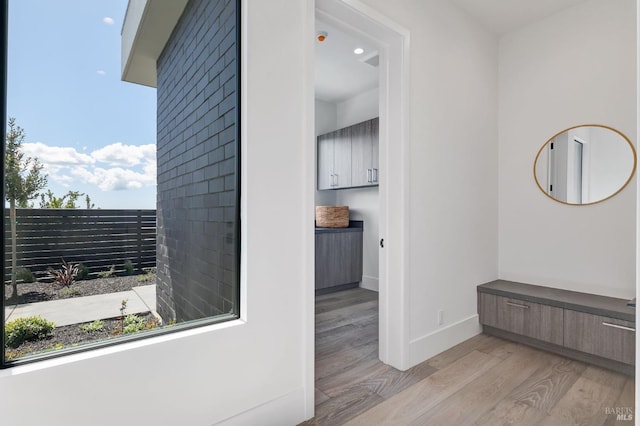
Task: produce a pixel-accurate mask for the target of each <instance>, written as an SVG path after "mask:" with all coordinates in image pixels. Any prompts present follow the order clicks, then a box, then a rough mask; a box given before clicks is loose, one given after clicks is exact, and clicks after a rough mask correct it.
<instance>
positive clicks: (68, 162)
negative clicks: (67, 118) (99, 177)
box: [22, 142, 96, 167]
mask: <svg viewBox="0 0 640 426" xmlns="http://www.w3.org/2000/svg"><path fill="white" fill-rule="evenodd" d="M22 149H23V150H24V153H25V155H27V156H28V157H34V158H38V159H39V160H40V162H42V163H43V164H45V165H51V166H60V167H65V166H73V165H80V164H83V165H87V164H94V163H95V161H96V160H94V159H93V158H92V157H91V156H90V155H87V154H82V153H80V152H78V151H76V149H75V148H72V147H67V146H49V145H45V144H43V143H42V142H32V143H24V144H23V145H22Z"/></svg>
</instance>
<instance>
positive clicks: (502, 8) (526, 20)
mask: <svg viewBox="0 0 640 426" xmlns="http://www.w3.org/2000/svg"><path fill="white" fill-rule="evenodd" d="M452 1H453V2H454V3H456V4H457V5H458V6H460V7H461V8H462V9H464V10H466V11H467V12H468V13H469V14H470V15H471V16H473V17H474V18H476V19H477V20H478V21H479V22H481V23H482V24H483V25H484V26H485V27H486V28H487V29H488V30H490V31H492V32H494V33H496V34H498V35H502V34H505V33H508V32H509V31H512V30H515V29H516V28H519V27H522V26H525V25H528V24H530V23H533V22H535V21H538V20H540V19H542V18H546V17H547V16H551V15H553V14H554V13H557V12H559V11H561V10H562V9H566V8H568V7H571V6H574V5H576V4H578V3H582V2H584V1H585V0H452ZM614 1H615V0H614Z"/></svg>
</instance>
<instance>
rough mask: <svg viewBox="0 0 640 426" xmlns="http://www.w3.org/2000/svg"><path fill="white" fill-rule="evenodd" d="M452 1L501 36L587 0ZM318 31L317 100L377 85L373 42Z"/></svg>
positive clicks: (326, 27) (320, 26)
mask: <svg viewBox="0 0 640 426" xmlns="http://www.w3.org/2000/svg"><path fill="white" fill-rule="evenodd" d="M451 1H452V2H453V3H455V4H456V5H458V6H459V7H460V8H462V9H463V10H465V11H466V12H467V13H469V15H470V16H471V17H473V18H474V19H475V20H477V21H478V22H480V23H481V24H482V25H483V26H484V27H485V28H487V29H488V30H490V31H492V32H494V33H495V34H498V35H502V34H505V33H508V32H509V31H513V30H515V29H517V28H520V27H522V26H526V25H529V24H531V23H534V22H536V21H538V20H540V19H543V18H546V17H547V16H551V15H553V14H555V13H557V12H559V11H561V10H563V9H566V8H569V7H571V6H575V5H577V4H579V3H582V2H584V1H587V0H451ZM611 1H618V0H611ZM319 31H325V32H326V33H327V39H326V40H325V41H324V42H322V43H319V42H318V41H317V40H316V41H315V61H316V62H315V90H316V99H320V100H322V101H325V102H331V103H334V104H335V103H340V102H343V101H345V100H347V99H349V98H352V97H353V96H355V95H357V94H360V93H362V92H365V91H367V90H371V89H373V88H375V87H378V74H379V70H378V68H377V67H374V66H371V65H369V64H367V63H365V62H364V61H363V60H362V59H363V58H364V59H366V58H368V57H369V55H370V54H371V53H372V52H373V53H374V54H376V53H377V51H376V46H375V45H374V44H373V43H372V42H367V41H365V38H364V37H360V36H357V35H356V33H355V32H352V31H349V30H345V29H343V28H339V27H337V26H336V25H333V24H330V23H327V22H325V21H322V20H320V19H316V33H318V32H319ZM356 47H362V48H363V49H364V50H365V53H363V54H362V55H361V56H357V55H354V53H353V50H354V49H355V48H356Z"/></svg>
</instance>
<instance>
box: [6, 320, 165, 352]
mask: <svg viewBox="0 0 640 426" xmlns="http://www.w3.org/2000/svg"><path fill="white" fill-rule="evenodd" d="M138 316H139V317H142V318H144V319H145V320H146V322H147V324H148V327H149V328H153V327H155V326H157V325H158V322H157V320H156V318H155V317H154V316H153V315H152V314H151V313H146V314H138ZM81 325H82V324H74V325H67V326H64V327H58V328H55V329H54V330H53V332H52V333H51V335H49V337H47V338H46V339H42V340H35V341H31V342H24V343H23V344H22V345H20V346H18V347H17V348H8V347H7V348H5V356H6V359H7V360H10V359H14V358H17V357H21V356H25V355H33V354H35V353H39V352H47V351H52V350H59V349H62V348H67V347H74V346H78V345H81V344H86V343H90V342H98V341H104V340H108V339H113V338H115V337H118V336H120V335H121V330H122V322H121V321H120V319H117V318H116V319H109V320H104V326H103V328H102V330H99V331H85V330H83V329H82V328H80V326H81Z"/></svg>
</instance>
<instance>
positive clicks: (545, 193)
mask: <svg viewBox="0 0 640 426" xmlns="http://www.w3.org/2000/svg"><path fill="white" fill-rule="evenodd" d="M587 126H589V127H602V128H604V129H608V130H611V131H613V132H615V133H617V134H618V135H620V136H621V137H622V138H623V139H624V140H625V141H626V142H627V143H628V144H629V148H631V153H632V155H633V168H632V169H631V173H630V174H629V177H628V178H627V180H626V181H625V182H624V184H622V186H621V187H620V188H619V189H618V190H617V191H615V192H614V193H613V194H611V195H609V196H608V197H606V198H603V199H601V200H598V201H593V202H591V203H583V204H576V203H567V202H566V201H561V200H558V199H556V198H553V197H552V196H551V195H549V194H547V191H545V190H544V188H543V187H542V185H540V181H538V176H537V175H536V165H537V164H538V160H539V159H540V155H541V154H542V152H543V151H544V149H545V148H546V146H547V145H548V144H549V142H551V141H552V140H553V139H554V138H555V137H556V136H559V135H561V134H562V133H565V132H568V131H569V130H573V129H576V128H578V127H587ZM637 162H638V157H637V155H636V148H635V147H634V146H633V143H632V142H631V140H630V139H629V138H628V137H627V136H626V135H625V134H624V133H622V132H621V131H619V130H616V129H614V128H613V127H610V126H605V125H604V124H579V125H577V126H571V127H568V128H566V129H564V130H561V131H559V132H558V133H556V134H554V135H553V136H551V137H550V138H549V139H547V141H546V142H545V143H543V144H542V146H541V147H540V149H539V150H538V153H537V154H536V158H535V160H534V161H533V179H534V180H535V181H536V185H537V186H538V189H540V191H542V193H543V194H544V195H546V196H547V197H548V198H550V199H552V200H553V201H555V202H556V203H560V204H565V205H568V206H592V205H594V204H598V203H601V202H603V201H606V200H608V199H609V198H612V197H614V196H616V195H618V194H619V193H620V192H621V191H622V190H623V189H625V188H626V187H627V185H629V182H631V179H633V176H634V175H635V173H636V166H637Z"/></svg>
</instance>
